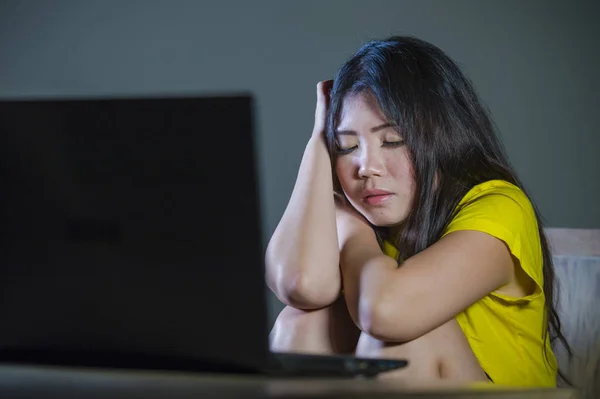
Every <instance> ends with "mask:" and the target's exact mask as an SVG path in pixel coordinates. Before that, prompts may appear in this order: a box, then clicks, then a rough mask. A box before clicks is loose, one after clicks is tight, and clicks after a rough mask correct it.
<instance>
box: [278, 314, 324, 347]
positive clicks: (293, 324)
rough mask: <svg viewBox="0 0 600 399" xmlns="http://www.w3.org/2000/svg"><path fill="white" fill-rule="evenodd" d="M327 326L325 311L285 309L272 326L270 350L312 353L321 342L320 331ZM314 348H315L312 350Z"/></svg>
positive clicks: (321, 332)
mask: <svg viewBox="0 0 600 399" xmlns="http://www.w3.org/2000/svg"><path fill="white" fill-rule="evenodd" d="M326 326H327V311H326V309H320V310H310V311H305V310H299V309H295V308H292V307H290V306H287V307H285V308H284V309H283V310H282V311H281V313H279V316H277V319H276V320H275V324H274V325H273V329H272V330H271V333H270V335H269V341H270V346H271V350H272V351H275V352H314V351H315V350H319V349H321V348H316V346H321V345H316V343H317V342H319V341H321V339H318V338H320V335H322V334H323V333H324V332H323V331H321V330H323V329H324V328H326ZM313 347H315V348H313Z"/></svg>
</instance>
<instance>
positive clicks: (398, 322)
mask: <svg viewBox="0 0 600 399" xmlns="http://www.w3.org/2000/svg"><path fill="white" fill-rule="evenodd" d="M358 319H359V320H358V321H359V324H360V328H361V330H362V331H364V332H365V333H366V334H367V335H369V336H371V337H373V338H375V339H378V340H380V341H384V342H408V341H410V340H413V339H415V338H418V337H419V335H418V334H417V331H416V328H415V327H417V325H416V324H415V323H414V322H412V321H411V320H414V319H413V318H412V317H411V315H410V314H409V312H408V311H407V309H406V308H405V309H401V308H400V307H399V306H397V305H396V306H391V305H390V304H389V303H386V302H385V301H382V300H374V299H369V298H361V299H360V300H359V307H358Z"/></svg>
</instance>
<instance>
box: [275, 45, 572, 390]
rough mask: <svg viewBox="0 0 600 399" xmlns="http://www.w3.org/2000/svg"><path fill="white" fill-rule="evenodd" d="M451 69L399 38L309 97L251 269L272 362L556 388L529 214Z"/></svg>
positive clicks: (540, 238)
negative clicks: (363, 361) (286, 194)
mask: <svg viewBox="0 0 600 399" xmlns="http://www.w3.org/2000/svg"><path fill="white" fill-rule="evenodd" d="M522 187H523V186H522V184H521V183H520V182H519V180H518V179H517V177H516V175H515V172H514V171H513V170H512V168H511V167H510V165H509V163H508V161H507V157H506V155H505V153H504V150H503V148H502V146H501V144H500V141H499V140H498V139H497V137H496V135H495V133H494V129H493V125H492V122H491V119H490V117H489V115H488V113H487V111H486V109H485V108H484V107H483V106H482V104H481V103H480V100H479V99H478V97H477V95H476V93H475V90H474V89H473V87H472V85H471V84H470V82H469V81H468V80H467V79H466V78H465V76H464V75H463V74H462V72H461V71H460V69H459V68H458V67H457V65H456V64H455V63H454V62H453V61H452V60H451V59H450V58H449V57H448V56H447V55H445V54H444V53H443V52H442V51H441V50H440V49H438V48H437V47H435V46H433V45H431V44H429V43H426V42H424V41H421V40H418V39H415V38H411V37H392V38H390V39H388V40H383V41H373V42H370V43H368V44H366V45H365V46H363V47H362V48H361V49H360V50H359V51H358V52H357V53H356V54H355V55H354V56H353V57H352V58H351V59H350V60H348V61H347V62H346V64H344V65H343V67H342V68H341V69H340V71H339V72H338V73H337V74H336V76H335V79H334V81H333V82H331V81H329V82H321V83H320V84H319V85H318V99H317V109H316V114H315V125H314V131H313V135H312V137H311V139H310V140H309V143H308V144H307V147H306V150H305V153H304V156H303V159H302V163H301V166H300V170H299V173H298V178H297V182H296V185H295V187H294V191H293V193H292V196H291V198H290V201H289V204H288V206H287V208H286V210H285V213H284V215H283V217H282V218H281V221H280V223H279V225H278V226H277V229H276V230H275V232H274V234H273V237H272V238H271V241H270V243H269V246H268V249H267V255H266V261H267V281H268V284H269V287H270V288H271V289H272V290H273V292H274V293H275V294H276V295H277V296H278V298H279V299H280V300H281V301H282V302H283V303H285V304H286V305H288V307H286V308H285V309H284V310H283V311H282V313H281V314H280V315H279V317H278V319H277V321H276V323H275V326H274V328H273V331H272V334H271V345H272V349H273V350H278V351H296V352H306V353H356V354H357V355H358V356H379V357H402V358H408V360H409V362H410V366H409V367H408V368H407V369H405V370H401V371H398V372H396V374H397V375H398V376H402V375H406V376H411V377H417V378H429V379H448V380H456V381H478V380H484V379H490V380H492V381H494V382H495V383H500V384H509V385H521V386H527V385H530V386H555V384H556V373H557V364H556V359H555V357H554V354H553V352H552V348H551V345H550V343H551V340H553V339H555V338H558V339H560V340H561V341H563V342H564V343H565V344H566V342H565V340H564V337H563V335H562V333H561V329H560V322H559V319H558V316H557V313H556V310H555V308H554V302H553V301H554V294H553V290H552V287H553V280H554V274H553V269H552V260H551V256H550V252H549V249H548V245H547V243H546V238H545V236H544V233H543V230H542V226H541V223H540V219H539V214H538V212H537V211H536V209H535V207H534V206H533V205H532V203H531V202H530V200H529V199H528V197H527V195H526V193H525V191H524V189H523V188H522Z"/></svg>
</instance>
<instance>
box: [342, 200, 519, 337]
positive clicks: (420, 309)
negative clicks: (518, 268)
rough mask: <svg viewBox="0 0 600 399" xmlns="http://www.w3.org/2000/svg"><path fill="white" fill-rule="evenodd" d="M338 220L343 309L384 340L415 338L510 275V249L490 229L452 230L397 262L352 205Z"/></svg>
mask: <svg viewBox="0 0 600 399" xmlns="http://www.w3.org/2000/svg"><path fill="white" fill-rule="evenodd" d="M337 220H338V229H339V231H338V234H339V236H340V243H339V244H340V247H341V255H340V257H341V260H340V262H341V269H342V278H343V284H344V295H345V298H346V303H347V305H348V310H349V312H350V315H351V316H352V318H353V320H354V322H355V323H356V325H357V326H358V327H359V328H360V329H361V330H363V331H364V332H366V333H367V334H369V335H371V336H373V337H374V338H377V339H380V340H382V341H386V342H406V341H410V340H412V339H415V338H418V337H420V336H422V335H424V334H425V333H427V332H429V331H431V330H433V329H435V328H437V327H439V326H441V325H442V324H444V323H445V322H447V321H448V320H450V319H452V318H453V317H454V316H456V315H457V314H458V313H460V312H461V311H463V310H464V309H466V308H467V307H469V306H470V305H471V304H472V303H474V302H476V301H477V300H479V299H481V298H483V297H484V296H485V295H487V294H489V293H490V292H492V291H494V290H495V289H497V288H499V287H500V286H502V285H504V284H507V283H508V282H509V281H510V280H511V276H512V270H513V262H512V257H511V255H510V252H509V250H508V248H507V247H506V245H505V244H504V243H503V242H502V241H500V240H499V239H497V238H495V237H492V236H490V235H488V234H485V233H482V232H478V231H456V232H453V233H450V234H448V235H447V236H446V237H444V238H442V239H441V240H440V241H438V242H437V243H435V244H434V245H432V246H431V247H429V248H427V249H425V250H424V251H422V252H420V253H419V254H417V255H415V256H413V257H411V258H409V259H408V260H406V261H405V262H404V263H403V264H402V266H401V267H397V263H396V261H395V260H394V259H392V258H390V257H389V256H386V255H385V254H384V253H383V252H382V251H381V249H380V247H379V243H378V242H377V239H376V236H375V232H374V231H373V229H372V228H371V227H370V226H369V225H368V223H367V222H366V221H365V220H364V218H362V216H360V215H358V213H357V212H356V211H354V210H348V209H345V210H340V211H338V217H337Z"/></svg>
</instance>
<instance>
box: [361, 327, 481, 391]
mask: <svg viewBox="0 0 600 399" xmlns="http://www.w3.org/2000/svg"><path fill="white" fill-rule="evenodd" d="M356 355H357V356H366V357H382V358H401V359H407V360H408V361H409V366H408V367H406V368H404V369H401V370H397V371H392V372H390V373H386V374H385V375H382V378H408V379H410V380H413V379H418V380H423V379H425V380H428V379H435V380H440V379H445V380H453V381H480V380H486V376H485V373H484V372H483V370H482V369H481V367H480V365H479V362H478V361H477V358H476V357H475V355H474V353H473V351H472V350H471V347H470V346H469V343H468V341H467V339H466V337H465V335H464V334H463V332H462V329H461V328H460V326H459V325H458V323H457V322H456V320H455V319H452V320H450V321H449V322H447V323H445V324H443V325H441V326H440V327H438V328H436V329H435V330H432V331H430V332H428V333H427V334H425V335H423V336H421V337H419V338H417V339H414V340H412V341H409V342H405V343H386V342H382V341H379V340H376V339H374V338H372V337H370V336H368V335H366V334H362V335H361V337H360V340H359V343H358V346H357V351H356Z"/></svg>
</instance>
